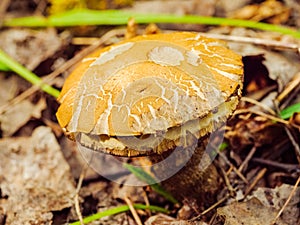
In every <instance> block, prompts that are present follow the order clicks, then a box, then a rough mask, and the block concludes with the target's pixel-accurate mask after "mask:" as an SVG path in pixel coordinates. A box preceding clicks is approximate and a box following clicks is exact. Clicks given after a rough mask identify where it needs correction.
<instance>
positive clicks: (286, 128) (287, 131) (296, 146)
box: [284, 126, 300, 163]
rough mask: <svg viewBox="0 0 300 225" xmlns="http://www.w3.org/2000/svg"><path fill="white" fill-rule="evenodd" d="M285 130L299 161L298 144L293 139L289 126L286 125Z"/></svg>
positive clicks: (299, 148)
mask: <svg viewBox="0 0 300 225" xmlns="http://www.w3.org/2000/svg"><path fill="white" fill-rule="evenodd" d="M284 129H285V132H286V133H287V135H288V137H289V139H290V141H291V143H292V145H293V146H294V149H295V153H296V155H297V160H298V162H299V163H300V147H299V144H298V143H297V141H296V140H295V138H294V136H293V135H292V133H291V131H290V130H289V128H288V127H287V126H285V127H284Z"/></svg>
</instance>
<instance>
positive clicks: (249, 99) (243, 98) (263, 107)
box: [241, 97, 276, 115]
mask: <svg viewBox="0 0 300 225" xmlns="http://www.w3.org/2000/svg"><path fill="white" fill-rule="evenodd" d="M241 101H244V102H249V103H251V104H253V105H257V106H259V107H260V108H262V109H264V110H266V111H267V112H269V113H270V114H272V115H276V112H275V111H274V110H273V109H271V108H270V107H269V106H267V105H265V104H263V103H261V102H259V101H257V100H255V99H252V98H248V97H242V98H241Z"/></svg>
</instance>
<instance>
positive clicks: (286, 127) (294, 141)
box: [274, 100, 300, 163]
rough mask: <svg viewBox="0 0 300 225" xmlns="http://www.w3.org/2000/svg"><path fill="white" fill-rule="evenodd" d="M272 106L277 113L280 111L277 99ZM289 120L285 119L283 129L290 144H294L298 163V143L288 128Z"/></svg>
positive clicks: (299, 150) (299, 152) (299, 158)
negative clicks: (285, 122)
mask: <svg viewBox="0 0 300 225" xmlns="http://www.w3.org/2000/svg"><path fill="white" fill-rule="evenodd" d="M274 107H275V109H276V111H277V113H278V115H279V113H280V110H279V107H278V101H276V100H275V101H274ZM289 125H290V123H289V121H287V124H285V126H284V130H285V132H286V134H287V135H288V138H289V139H290V141H291V143H292V145H293V146H294V149H295V153H296V156H297V160H298V162H299V163H300V146H299V144H298V143H297V141H296V140H295V138H294V136H293V135H292V133H291V131H290V129H289Z"/></svg>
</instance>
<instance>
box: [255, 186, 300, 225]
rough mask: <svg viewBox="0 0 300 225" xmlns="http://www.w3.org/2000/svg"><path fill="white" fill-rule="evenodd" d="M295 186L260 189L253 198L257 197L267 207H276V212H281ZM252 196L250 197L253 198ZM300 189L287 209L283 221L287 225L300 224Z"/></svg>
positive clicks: (299, 188)
mask: <svg viewBox="0 0 300 225" xmlns="http://www.w3.org/2000/svg"><path fill="white" fill-rule="evenodd" d="M292 189H293V186H291V185H288V184H283V185H281V186H280V187H276V188H264V187H260V188H258V189H257V190H256V191H254V192H253V194H252V195H251V196H253V197H256V198H257V199H259V201H260V202H261V203H262V204H263V205H265V206H266V207H274V208H275V209H276V210H280V209H281V208H282V207H283V204H284V203H285V202H286V200H287V198H288V197H289V195H290V193H291V191H292ZM251 196H249V197H250V198H251ZM299 204H300V187H298V188H297V190H296V193H295V194H294V196H293V197H292V198H291V201H290V202H289V204H288V205H287V206H286V207H285V209H284V211H283V214H282V217H281V218H282V220H283V221H285V222H286V223H287V224H300V210H299Z"/></svg>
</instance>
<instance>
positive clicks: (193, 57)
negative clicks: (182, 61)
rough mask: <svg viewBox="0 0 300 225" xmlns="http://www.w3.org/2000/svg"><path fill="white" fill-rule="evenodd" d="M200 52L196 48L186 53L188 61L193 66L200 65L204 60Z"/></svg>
mask: <svg viewBox="0 0 300 225" xmlns="http://www.w3.org/2000/svg"><path fill="white" fill-rule="evenodd" d="M200 54H201V52H200V51H197V50H194V49H192V50H191V51H188V52H187V53H186V57H187V62H188V63H189V64H191V65H193V66H198V65H199V63H201V61H202V60H201V58H200V56H199V55H200Z"/></svg>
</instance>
